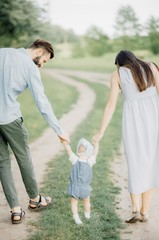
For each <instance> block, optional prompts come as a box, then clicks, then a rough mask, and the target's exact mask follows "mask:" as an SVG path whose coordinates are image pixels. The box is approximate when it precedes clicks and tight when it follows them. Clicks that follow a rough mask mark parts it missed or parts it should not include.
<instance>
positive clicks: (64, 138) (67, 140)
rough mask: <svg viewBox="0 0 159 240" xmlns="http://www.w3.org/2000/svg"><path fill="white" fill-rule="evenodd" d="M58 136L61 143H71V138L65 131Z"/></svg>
mask: <svg viewBox="0 0 159 240" xmlns="http://www.w3.org/2000/svg"><path fill="white" fill-rule="evenodd" d="M58 137H59V138H60V141H61V143H70V138H69V136H68V135H67V134H66V133H63V134H61V135H59V136H58Z"/></svg>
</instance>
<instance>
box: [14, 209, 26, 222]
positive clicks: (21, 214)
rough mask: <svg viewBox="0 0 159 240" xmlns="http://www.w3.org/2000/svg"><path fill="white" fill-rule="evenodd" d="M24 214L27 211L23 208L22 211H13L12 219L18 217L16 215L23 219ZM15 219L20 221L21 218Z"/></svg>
mask: <svg viewBox="0 0 159 240" xmlns="http://www.w3.org/2000/svg"><path fill="white" fill-rule="evenodd" d="M24 215H25V211H24V210H22V209H21V212H12V211H11V218H12V220H14V217H16V216H19V217H20V219H21V218H22V216H24ZM15 221H19V220H15Z"/></svg>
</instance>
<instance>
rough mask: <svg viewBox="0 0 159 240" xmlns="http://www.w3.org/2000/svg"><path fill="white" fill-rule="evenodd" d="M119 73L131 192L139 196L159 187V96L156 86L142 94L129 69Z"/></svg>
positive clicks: (123, 69)
mask: <svg viewBox="0 0 159 240" xmlns="http://www.w3.org/2000/svg"><path fill="white" fill-rule="evenodd" d="M119 74H120V86H121V91H122V94H123V96H124V106H123V117H122V137H123V145H124V150H125V155H126V160H127V164H128V191H129V192H130V193H133V194H140V193H143V192H145V191H148V190H149V189H151V188H159V96H158V93H157V90H156V88H155V87H154V86H151V87H149V88H147V89H146V90H145V91H142V92H139V90H138V88H137V86H136V83H135V81H134V80H133V77H132V74H131V71H130V70H129V69H128V68H125V67H120V68H119Z"/></svg>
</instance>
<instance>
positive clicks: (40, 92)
mask: <svg viewBox="0 0 159 240" xmlns="http://www.w3.org/2000/svg"><path fill="white" fill-rule="evenodd" d="M28 79H29V80H28V87H29V89H30V91H31V93H32V95H33V98H34V100H35V103H36V105H37V107H38V109H39V111H40V112H41V114H42V115H43V117H44V118H45V120H46V122H47V123H48V124H49V126H50V127H51V128H53V129H54V131H55V133H56V134H57V135H58V136H59V135H61V134H62V133H63V130H62V129H61V127H60V124H59V122H58V120H57V118H56V116H55V114H54V111H53V109H52V106H51V104H50V102H49V100H48V98H47V96H46V95H45V92H44V86H43V83H42V81H41V77H40V72H39V69H38V67H36V66H35V68H33V69H32V70H31V74H30V76H29V77H28Z"/></svg>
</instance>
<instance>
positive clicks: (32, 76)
mask: <svg viewBox="0 0 159 240" xmlns="http://www.w3.org/2000/svg"><path fill="white" fill-rule="evenodd" d="M53 57H54V50H53V47H52V45H51V44H50V43H49V42H47V41H45V40H40V39H37V40H36V41H35V42H33V43H32V44H31V45H30V46H29V47H28V48H27V49H25V48H19V49H14V48H1V49H0V180H1V183H2V187H3V191H4V194H5V196H6V199H7V201H8V204H9V206H10V208H11V220H12V223H14V224H18V223H21V222H22V220H23V217H24V214H25V212H24V211H23V210H22V209H21V207H20V204H19V201H18V196H17V192H16V189H15V184H14V181H13V176H12V172H11V161H10V157H9V151H8V145H9V146H10V147H11V149H12V150H13V153H14V155H15V157H16V160H17V162H18V165H19V168H20V171H21V175H22V179H23V182H24V185H25V188H26V191H27V193H28V196H29V198H30V201H29V206H28V208H29V209H30V210H32V211H37V210H40V209H43V208H45V207H48V206H49V205H50V203H51V201H52V199H51V198H50V197H44V196H42V195H40V194H39V192H38V187H37V182H36V180H35V174H34V169H33V165H32V159H31V157H30V151H29V147H28V133H27V130H26V129H25V127H24V125H23V118H22V114H21V110H20V105H19V103H18V102H17V100H16V99H17V96H18V95H19V94H20V93H22V92H23V91H24V90H25V89H26V88H29V89H30V91H31V93H32V95H33V97H34V100H35V103H36V105H37V107H38V108H39V110H40V112H41V114H42V115H43V116H44V118H45V120H46V121H47V123H48V124H49V126H50V127H51V128H53V130H54V131H55V133H56V134H57V136H58V137H59V138H60V139H64V140H66V141H68V142H69V138H68V136H67V135H66V134H65V133H64V132H63V130H62V129H61V127H60V125H59V123H58V120H57V118H56V116H55V115H54V112H53V110H52V107H51V105H50V103H49V101H48V99H47V97H46V95H45V94H44V88H43V84H42V82H41V77H40V73H39V69H38V68H39V67H42V66H43V65H44V63H46V62H47V61H48V60H49V59H52V58H53Z"/></svg>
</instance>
